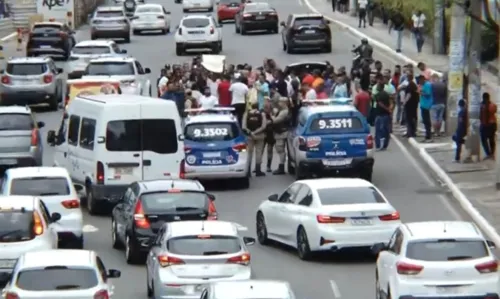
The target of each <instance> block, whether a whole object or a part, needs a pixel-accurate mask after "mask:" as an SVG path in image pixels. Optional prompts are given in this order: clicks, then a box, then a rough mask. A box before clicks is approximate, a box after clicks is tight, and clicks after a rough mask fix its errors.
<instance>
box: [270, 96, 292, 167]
mask: <svg viewBox="0 0 500 299" xmlns="http://www.w3.org/2000/svg"><path fill="white" fill-rule="evenodd" d="M288 104H289V100H288V98H285V97H281V98H280V100H279V103H278V108H277V109H276V111H275V113H273V115H272V116H271V123H272V126H273V130H274V140H275V141H276V143H275V145H274V146H275V148H276V152H277V153H278V156H279V166H278V169H276V170H275V171H274V172H273V174H275V175H281V174H285V160H286V153H285V145H286V139H287V137H288V128H289V122H290V113H289V108H288Z"/></svg>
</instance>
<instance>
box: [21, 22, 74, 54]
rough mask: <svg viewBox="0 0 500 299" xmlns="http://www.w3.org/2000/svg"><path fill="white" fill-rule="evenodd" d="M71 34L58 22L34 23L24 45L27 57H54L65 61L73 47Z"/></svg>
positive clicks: (70, 31) (68, 29)
mask: <svg viewBox="0 0 500 299" xmlns="http://www.w3.org/2000/svg"><path fill="white" fill-rule="evenodd" d="M73 34H74V31H73V30H71V29H70V28H69V27H68V26H67V25H66V24H63V23H60V22H40V23H35V25H33V29H32V30H31V33H30V36H29V39H28V43H27V45H26V53H27V56H38V55H55V56H62V57H63V58H64V59H65V60H67V59H68V58H69V56H70V53H71V49H72V48H73V46H74V45H75V37H74V36H73Z"/></svg>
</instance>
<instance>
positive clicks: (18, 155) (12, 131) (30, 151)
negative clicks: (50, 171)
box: [0, 106, 45, 169]
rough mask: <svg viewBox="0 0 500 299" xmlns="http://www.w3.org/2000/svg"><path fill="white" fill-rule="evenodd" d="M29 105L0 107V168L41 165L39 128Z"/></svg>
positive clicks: (42, 123) (41, 152) (41, 149)
mask: <svg viewBox="0 0 500 299" xmlns="http://www.w3.org/2000/svg"><path fill="white" fill-rule="evenodd" d="M44 126H45V123H44V122H41V121H40V122H36V121H35V120H34V119H33V115H32V113H31V110H30V108H29V107H21V106H9V107H0V168H2V169H7V168H11V167H16V166H21V167H22V166H42V165H43V147H42V140H41V134H40V129H41V128H43V127H44Z"/></svg>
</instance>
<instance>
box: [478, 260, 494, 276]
mask: <svg viewBox="0 0 500 299" xmlns="http://www.w3.org/2000/svg"><path fill="white" fill-rule="evenodd" d="M476 270H477V271H479V273H481V274H486V273H495V272H497V271H498V262H497V261H491V262H487V263H482V264H479V265H476Z"/></svg>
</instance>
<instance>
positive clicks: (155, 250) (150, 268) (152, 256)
mask: <svg viewBox="0 0 500 299" xmlns="http://www.w3.org/2000/svg"><path fill="white" fill-rule="evenodd" d="M165 233H166V226H165V225H162V227H161V228H160V230H159V231H158V233H157V234H156V237H155V239H154V241H153V243H152V244H151V249H150V250H149V254H148V258H147V260H146V271H147V275H148V277H147V281H148V283H149V282H150V280H151V279H152V278H153V277H154V276H155V275H154V273H155V271H156V270H157V267H158V255H160V254H161V252H162V251H163V249H162V244H163V240H164V239H165Z"/></svg>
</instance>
